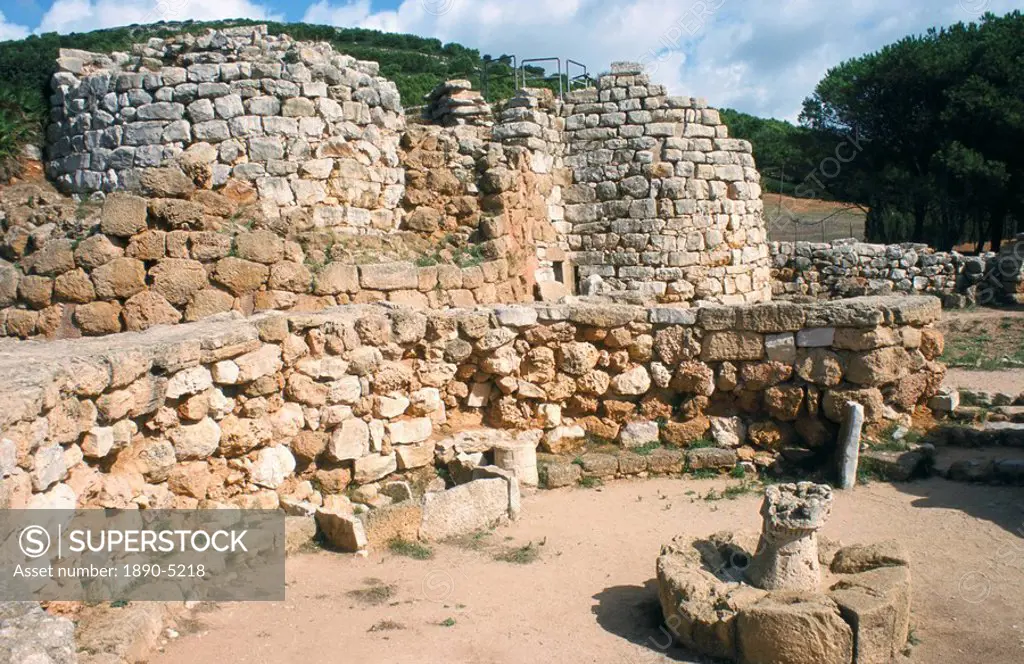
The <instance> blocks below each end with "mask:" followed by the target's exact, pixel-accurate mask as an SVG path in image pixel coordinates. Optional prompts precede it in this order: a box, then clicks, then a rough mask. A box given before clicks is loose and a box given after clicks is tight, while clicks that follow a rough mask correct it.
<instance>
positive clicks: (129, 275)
mask: <svg viewBox="0 0 1024 664" xmlns="http://www.w3.org/2000/svg"><path fill="white" fill-rule="evenodd" d="M92 283H93V286H94V287H95V289H96V297H99V298H101V299H104V300H119V299H127V298H129V297H131V296H132V295H135V294H136V293H138V292H139V291H142V290H144V289H145V288H146V266H145V264H143V262H142V261H140V260H136V259H134V258H115V259H113V260H111V261H109V262H107V263H104V264H103V265H101V266H100V267H98V268H96V269H95V270H93V272H92Z"/></svg>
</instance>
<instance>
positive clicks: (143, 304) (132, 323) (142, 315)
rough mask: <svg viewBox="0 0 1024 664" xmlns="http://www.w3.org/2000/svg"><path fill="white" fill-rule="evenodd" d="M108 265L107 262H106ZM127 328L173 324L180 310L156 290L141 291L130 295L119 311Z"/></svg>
mask: <svg viewBox="0 0 1024 664" xmlns="http://www.w3.org/2000/svg"><path fill="white" fill-rule="evenodd" d="M108 265H109V263H108ZM121 315H122V316H124V324H125V327H126V328H127V329H128V330H132V331H135V330H146V329H149V328H151V327H153V326H154V325H174V324H175V323H177V322H178V321H179V320H180V319H181V312H180V311H178V310H177V309H175V308H174V307H173V306H171V303H170V302H168V301H167V300H165V299H164V297H163V296H162V295H160V294H159V293H157V292H156V291H143V292H141V293H137V294H135V295H133V296H132V297H130V298H129V299H128V300H127V301H126V302H125V303H124V309H123V310H122V312H121Z"/></svg>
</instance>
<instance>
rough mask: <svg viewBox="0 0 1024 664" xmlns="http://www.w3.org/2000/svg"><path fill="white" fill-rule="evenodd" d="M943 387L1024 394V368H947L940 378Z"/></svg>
mask: <svg viewBox="0 0 1024 664" xmlns="http://www.w3.org/2000/svg"><path fill="white" fill-rule="evenodd" d="M942 384H943V385H944V386H945V387H955V388H958V389H965V390H973V391H976V392H1005V393H1006V394H1010V395H1019V394H1024V369H1015V370H1008V371H974V370H971V369H959V368H954V369H949V370H948V371H946V377H945V378H944V379H943V380H942Z"/></svg>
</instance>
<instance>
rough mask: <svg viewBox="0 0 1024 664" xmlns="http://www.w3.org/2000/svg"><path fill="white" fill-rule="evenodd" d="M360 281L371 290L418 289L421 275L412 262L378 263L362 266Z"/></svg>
mask: <svg viewBox="0 0 1024 664" xmlns="http://www.w3.org/2000/svg"><path fill="white" fill-rule="evenodd" d="M359 283H360V285H361V286H362V287H363V288H365V289H371V290H380V291H391V290H416V289H417V287H418V285H419V277H418V276H417V274H416V267H415V266H414V265H413V264H412V263H406V262H397V263H377V264H375V265H363V266H360V268H359Z"/></svg>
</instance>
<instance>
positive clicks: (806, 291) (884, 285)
mask: <svg viewBox="0 0 1024 664" xmlns="http://www.w3.org/2000/svg"><path fill="white" fill-rule="evenodd" d="M769 247H770V251H771V257H772V290H773V295H774V296H776V297H787V296H803V295H806V296H811V297H815V298H819V299H835V298H844V297H856V296H860V295H889V294H892V293H904V294H914V295H936V296H939V297H940V298H942V299H943V301H944V302H945V303H946V304H947V305H953V306H958V305H962V304H964V303H966V301H967V300H970V301H974V300H975V299H976V298H977V294H976V293H975V291H976V290H977V289H976V288H972V287H975V286H977V284H979V283H981V282H982V281H983V279H984V277H985V272H986V264H987V262H988V260H987V257H985V256H982V257H973V256H964V255H962V254H959V253H957V252H955V251H950V252H944V251H935V250H934V249H932V248H930V247H929V246H928V245H926V244H910V243H907V244H868V243H865V242H859V241H857V240H853V239H850V240H836V241H834V242H772V243H771V244H770V245H769ZM960 295H963V298H961V297H959V296H960Z"/></svg>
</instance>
